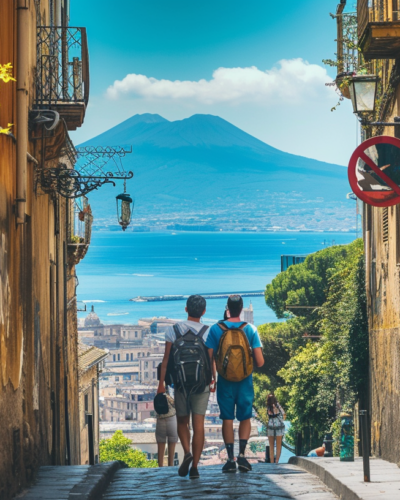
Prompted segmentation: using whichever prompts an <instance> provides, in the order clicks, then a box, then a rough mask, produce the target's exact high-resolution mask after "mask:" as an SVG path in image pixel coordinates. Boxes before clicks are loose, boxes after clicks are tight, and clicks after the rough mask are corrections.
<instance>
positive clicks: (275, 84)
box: [107, 59, 332, 105]
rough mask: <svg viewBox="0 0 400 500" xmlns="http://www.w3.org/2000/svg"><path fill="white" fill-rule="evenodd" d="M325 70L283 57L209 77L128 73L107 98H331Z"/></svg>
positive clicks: (224, 100) (236, 100)
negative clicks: (165, 77) (168, 77)
mask: <svg viewBox="0 0 400 500" xmlns="http://www.w3.org/2000/svg"><path fill="white" fill-rule="evenodd" d="M328 81H331V78H329V76H328V74H327V72H326V70H325V69H324V68H323V67H321V66H318V65H317V64H310V63H308V62H307V61H304V60H303V59H290V60H288V59H283V60H281V61H279V63H278V66H276V67H273V68H272V69H270V70H266V71H262V70H260V69H258V68H256V67H255V66H252V67H248V68H218V69H217V70H215V71H214V73H213V76H212V79H211V80H204V79H202V80H199V81H181V80H175V81H171V80H158V79H156V78H152V77H150V78H149V77H147V76H145V75H137V74H135V73H131V74H129V75H127V76H126V77H125V78H124V79H123V80H116V81H115V82H114V83H113V85H111V86H110V87H109V88H108V89H107V96H108V97H109V98H110V99H119V98H123V97H124V96H129V97H141V98H144V99H147V100H163V99H173V100H194V101H197V102H200V103H203V104H208V105H211V104H217V103H226V104H240V103H243V102H253V103H263V104H265V105H268V104H271V103H276V102H277V100H279V99H284V100H285V101H291V102H297V103H298V102H299V101H303V100H304V99H310V98H312V97H314V98H315V97H318V96H320V97H322V98H323V97H326V98H329V97H330V98H332V89H331V88H327V87H326V86H325V83H326V82H328Z"/></svg>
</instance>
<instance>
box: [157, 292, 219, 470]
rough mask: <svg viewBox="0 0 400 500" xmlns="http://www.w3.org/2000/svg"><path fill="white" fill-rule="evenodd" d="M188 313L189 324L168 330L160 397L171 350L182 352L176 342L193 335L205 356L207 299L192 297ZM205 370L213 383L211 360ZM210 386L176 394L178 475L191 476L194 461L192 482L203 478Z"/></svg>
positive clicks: (187, 322)
mask: <svg viewBox="0 0 400 500" xmlns="http://www.w3.org/2000/svg"><path fill="white" fill-rule="evenodd" d="M185 311H186V312H187V314H188V318H187V321H182V322H179V323H177V324H176V325H174V326H173V327H172V326H169V327H167V329H166V331H165V353H164V358H163V361H162V364H161V373H160V381H159V386H158V390H157V394H159V393H162V392H165V386H164V382H165V380H166V375H167V368H168V372H169V370H170V368H169V367H170V365H171V361H170V365H169V363H168V362H169V358H170V353H171V349H172V350H174V349H179V347H177V346H176V343H175V341H176V340H177V339H182V341H183V342H184V340H185V334H187V335H188V336H191V338H194V339H195V340H194V342H195V343H196V344H197V348H198V349H199V352H200V354H201V349H202V348H203V343H205V341H206V339H207V335H208V332H209V327H207V326H205V325H203V324H202V323H201V322H200V320H201V317H202V316H203V315H204V313H205V312H206V301H205V299H204V298H203V297H201V296H200V295H191V296H190V297H189V298H188V300H187V302H186V308H185ZM198 337H200V339H201V340H200V342H199V339H198ZM182 345H183V343H182ZM204 352H205V354H206V355H207V349H206V348H205V346H204ZM205 369H206V370H207V374H206V375H207V377H208V376H209V380H211V378H212V377H211V368H210V365H209V361H208V359H207V363H206V366H205ZM213 373H214V370H213ZM214 380H215V374H214V377H213V381H214ZM208 383H209V382H207V385H206V386H205V388H204V390H203V391H202V392H200V393H198V392H197V391H196V392H195V393H192V392H191V391H189V393H188V392H187V391H186V390H183V391H181V390H178V389H177V388H176V387H175V391H174V392H175V409H176V416H177V419H178V435H179V438H180V440H181V443H182V447H183V450H184V452H185V457H184V459H183V461H182V464H181V466H180V467H179V471H178V474H179V475H180V476H182V477H184V476H187V474H188V472H189V467H190V464H191V463H192V462H193V464H192V467H191V469H190V479H197V478H199V477H200V476H199V472H198V469H197V466H198V463H199V460H200V456H201V452H202V451H203V446H204V416H205V414H206V411H207V405H208V399H209V396H210V386H209V385H208ZM213 385H215V383H213ZM213 385H212V386H213ZM203 386H204V384H203ZM214 390H215V389H214ZM190 414H191V415H192V427H193V441H192V451H193V454H192V453H191V452H190V429H189V423H190Z"/></svg>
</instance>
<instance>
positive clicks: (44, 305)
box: [0, 0, 91, 500]
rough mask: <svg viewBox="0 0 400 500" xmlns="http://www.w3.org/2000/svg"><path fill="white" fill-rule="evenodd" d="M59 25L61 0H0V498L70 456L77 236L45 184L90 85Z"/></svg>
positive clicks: (67, 209)
mask: <svg viewBox="0 0 400 500" xmlns="http://www.w3.org/2000/svg"><path fill="white" fill-rule="evenodd" d="M68 25H69V2H68V1H67V0H2V1H1V2H0V64H6V63H11V64H12V66H13V75H14V77H15V78H16V82H9V83H7V84H3V83H2V82H0V84H1V88H0V104H1V105H0V126H2V127H5V126H7V124H8V123H10V124H13V126H12V128H11V132H12V135H9V134H0V422H1V426H0V498H2V499H4V500H6V499H8V498H11V497H12V496H13V495H14V494H15V493H16V492H17V491H18V490H19V489H20V488H21V487H23V486H24V485H25V484H26V483H27V482H29V481H30V480H31V479H32V478H33V477H34V475H35V472H36V471H37V469H38V467H39V466H40V465H45V464H60V465H63V464H79V463H80V461H81V450H80V447H81V445H80V432H79V429H80V418H79V404H78V401H79V398H78V394H79V385H78V350H77V319H76V290H75V288H76V279H75V264H76V263H77V262H79V260H80V258H82V257H83V255H84V254H85V252H86V250H87V245H88V239H85V238H84V237H83V238H80V237H77V235H76V234H75V231H76V227H75V214H76V203H75V202H73V201H71V200H69V199H67V198H65V197H62V196H60V195H59V194H58V192H57V189H56V188H55V183H56V179H57V169H59V166H60V165H61V164H62V165H63V167H64V168H71V166H72V165H73V162H74V148H73V145H72V143H71V141H70V139H69V136H68V131H69V130H74V129H76V128H77V127H79V126H81V125H82V122H83V118H84V115H85V110H86V105H87V101H88V90H89V86H88V65H87V61H88V60H87V45H86V32H85V30H84V28H69V27H68ZM72 39H74V40H75V41H74V42H72V41H71V40H72ZM70 49H71V50H70ZM72 51H73V52H74V53H73V54H72ZM60 54H62V57H61V55H60ZM50 173H52V175H49V174H50ZM90 217H91V216H90V214H89V213H88V211H86V212H85V216H84V219H85V220H84V222H83V223H84V224H85V226H86V229H87V231H86V236H87V235H88V234H90V231H89V226H90V222H91V218H90Z"/></svg>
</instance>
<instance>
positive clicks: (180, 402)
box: [175, 386, 210, 417]
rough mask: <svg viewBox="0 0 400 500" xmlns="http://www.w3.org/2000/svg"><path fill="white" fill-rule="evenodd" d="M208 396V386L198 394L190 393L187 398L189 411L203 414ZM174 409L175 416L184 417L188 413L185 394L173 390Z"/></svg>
mask: <svg viewBox="0 0 400 500" xmlns="http://www.w3.org/2000/svg"><path fill="white" fill-rule="evenodd" d="M209 397H210V388H209V386H207V387H206V389H205V391H204V392H202V393H200V394H192V395H191V396H190V399H189V408H190V413H196V414H197V415H205V414H206V411H207V405H208V398H209ZM175 410H176V416H177V417H186V416H188V415H189V413H188V405H187V400H186V398H185V396H184V395H183V394H182V393H181V392H179V391H175Z"/></svg>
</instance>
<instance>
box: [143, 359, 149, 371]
mask: <svg viewBox="0 0 400 500" xmlns="http://www.w3.org/2000/svg"><path fill="white" fill-rule="evenodd" d="M148 367H149V362H148V361H145V362H144V369H145V370H146V369H147V368H148Z"/></svg>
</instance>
